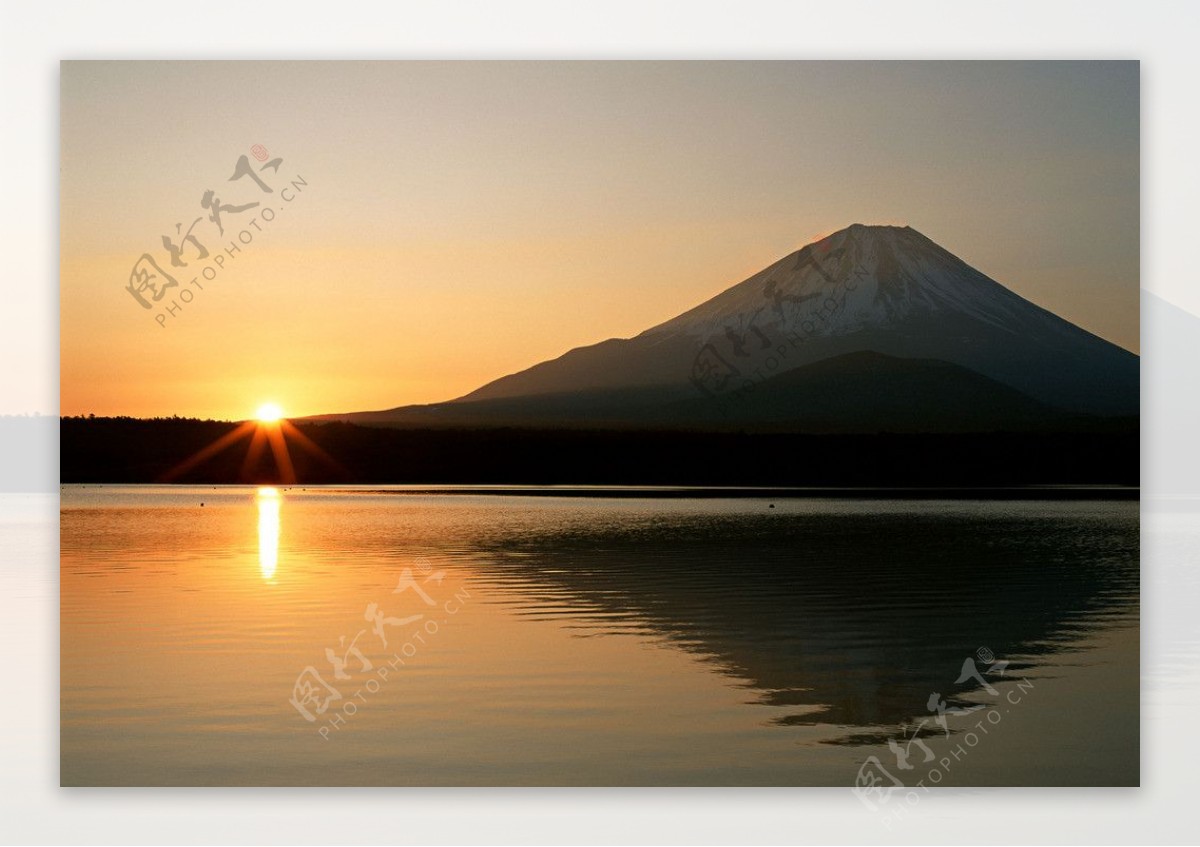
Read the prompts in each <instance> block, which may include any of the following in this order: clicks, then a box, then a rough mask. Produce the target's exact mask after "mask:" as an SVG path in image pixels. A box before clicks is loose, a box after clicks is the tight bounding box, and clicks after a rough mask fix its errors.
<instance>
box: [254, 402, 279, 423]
mask: <svg viewBox="0 0 1200 847" xmlns="http://www.w3.org/2000/svg"><path fill="white" fill-rule="evenodd" d="M255 415H256V416H257V417H258V419H259V420H260V421H262V422H263V423H275V422H276V421H278V420H279V419H280V418H282V417H283V409H281V408H279V404H278V403H263V404H262V405H261V406H259V407H258V411H257V412H256V413H255Z"/></svg>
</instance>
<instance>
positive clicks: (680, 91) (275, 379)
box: [60, 62, 1139, 419]
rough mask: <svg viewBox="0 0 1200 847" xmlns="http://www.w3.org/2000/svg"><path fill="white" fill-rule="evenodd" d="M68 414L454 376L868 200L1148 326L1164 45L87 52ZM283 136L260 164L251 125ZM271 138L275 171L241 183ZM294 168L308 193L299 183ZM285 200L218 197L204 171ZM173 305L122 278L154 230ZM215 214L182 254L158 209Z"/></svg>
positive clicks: (66, 364) (1085, 307)
mask: <svg viewBox="0 0 1200 847" xmlns="http://www.w3.org/2000/svg"><path fill="white" fill-rule="evenodd" d="M61 76H62V88H61V94H62V112H61V122H62V145H61V163H62V168H61V199H60V202H61V209H60V212H61V252H60V261H61V333H62V334H61V379H62V383H61V411H62V414H65V415H73V414H88V413H94V414H97V415H116V414H125V415H135V416H152V415H175V414H178V415H184V416H199V417H216V418H228V419H242V418H246V417H248V416H251V415H253V414H254V410H255V409H256V408H257V407H258V406H259V405H260V404H261V403H264V402H267V401H272V402H276V403H278V404H280V405H281V406H282V407H283V409H284V410H285V412H286V413H287V414H289V415H305V414H316V413H322V412H345V411H359V410H366V409H380V408H389V407H392V406H398V405H402V404H406V403H422V402H434V401H439V400H447V399H450V398H453V397H457V396H460V395H462V394H464V393H466V392H468V391H470V390H472V389H474V388H476V387H478V386H479V385H481V384H483V383H485V382H487V381H489V380H491V379H494V378H496V377H499V376H503V375H505V374H507V373H511V372H513V371H516V370H520V369H522V368H525V367H528V366H530V365H532V364H535V363H537V362H539V361H542V360H545V359H548V358H552V357H555V356H558V355H560V354H562V353H564V352H565V351H567V350H568V349H570V348H572V347H576V346H580V345H584V344H592V343H595V342H597V341H601V340H603V339H606V338H611V337H628V336H631V335H635V334H637V333H638V332H641V331H642V330H644V329H647V328H648V327H650V326H652V325H654V324H656V323H659V322H661V321H663V320H666V319H668V318H670V317H673V316H675V315H677V314H679V313H680V312H683V311H685V310H687V309H688V308H690V307H692V306H694V305H696V304H697V303H699V302H701V301H703V300H705V299H707V298H709V297H711V296H713V295H714V294H716V293H718V292H720V291H722V290H724V289H725V288H728V287H729V286H731V285H733V284H735V283H737V282H740V281H741V280H742V279H744V278H746V277H747V276H749V275H750V274H752V273H754V272H756V271H758V270H759V269H761V268H762V267H764V266H766V265H767V264H770V263H771V262H773V261H775V260H776V259H778V258H779V257H780V256H782V255H784V254H786V253H789V252H791V251H793V250H796V249H798V248H799V247H801V246H803V245H804V244H806V243H808V242H809V241H812V240H814V239H815V238H817V237H819V236H821V235H824V234H827V233H829V232H832V231H834V230H837V229H840V228H842V227H844V226H847V225H849V224H851V223H855V222H859V223H875V224H882V223H890V224H907V225H910V226H913V227H915V228H916V229H918V230H920V231H921V232H923V233H924V234H925V235H927V236H929V237H930V238H932V239H933V240H934V241H936V242H938V243H939V244H941V245H942V246H944V247H946V248H947V249H949V250H950V251H951V252H953V253H955V254H957V255H958V256H960V257H961V258H963V259H964V260H965V261H967V262H968V263H969V264H971V265H973V266H975V267H976V268H978V269H980V270H981V271H983V272H984V273H987V274H988V275H990V276H992V277H993V278H995V279H996V280H998V281H999V282H1001V283H1003V284H1004V285H1006V286H1008V287H1009V288H1011V289H1013V290H1014V291H1016V292H1017V293H1019V294H1021V295H1022V296H1024V297H1026V298H1028V299H1030V300H1032V301H1033V302H1035V303H1037V304H1039V305H1041V306H1044V307H1046V308H1048V309H1050V310H1051V311H1054V312H1056V313H1058V314H1060V315H1062V316H1063V317H1065V318H1067V319H1068V320H1071V321H1073V322H1075V323H1077V324H1079V325H1080V326H1082V327H1084V328H1085V329H1088V330H1090V331H1092V332H1094V333H1096V334H1098V335H1100V336H1102V337H1104V338H1107V339H1109V340H1110V341H1113V342H1115V343H1117V344H1119V345H1121V346H1123V347H1126V348H1127V349H1130V350H1134V351H1135V352H1136V351H1137V349H1138V346H1137V340H1138V225H1139V218H1138V178H1139V174H1138V150H1139V147H1138V145H1139V127H1138V111H1139V105H1138V66H1137V63H1136V62H1111V63H937V62H929V63H925V62H916V63H913V62H908V63H895V64H881V63H871V62H856V63H756V62H715V63H694V62H655V63H646V62H598V63H588V62H574V63H571V62H550V63H512V62H505V63H486V62H468V63H460V62H378V63H376V62H349V63H343V62H311V63H291V62H262V63H260V62H246V63H242V62H65V63H63V65H62V67H61ZM254 145H261V146H262V147H263V148H265V149H266V151H267V156H268V159H267V161H272V160H274V159H276V158H281V159H282V162H281V163H279V165H278V170H277V172H276V171H272V170H267V171H261V172H260V171H258V168H260V167H262V163H260V162H259V161H258V160H257V158H255V157H254V155H253V154H252V152H251V148H252V147H253V146H254ZM243 155H246V156H247V157H248V161H249V162H250V163H251V164H252V165H253V167H254V168H255V172H256V174H259V175H260V177H261V178H262V179H263V180H264V182H265V183H267V184H268V186H272V187H273V192H272V194H270V195H267V194H265V193H263V192H262V191H261V190H260V189H259V188H258V187H257V186H256V185H255V184H254V183H253V181H252V180H251V179H250V178H242V179H239V180H235V181H232V182H230V181H228V179H229V177H230V175H231V174H232V173H233V172H234V167H235V164H236V163H237V161H238V159H239V157H240V156H243ZM297 178H300V179H301V180H302V181H303V183H306V185H302V186H301V187H300V188H296V189H291V190H289V192H288V195H289V196H290V197H291V198H292V199H291V200H290V201H285V199H284V198H283V195H282V189H283V188H285V187H287V186H288V184H289V183H290V182H291V181H292V180H296V179H297ZM210 189H212V190H214V191H215V192H216V195H217V197H218V198H219V200H220V202H221V203H223V204H230V205H237V204H245V203H250V202H260V203H261V204H262V205H261V206H260V207H256V208H255V209H253V210H250V211H247V212H241V213H232V212H226V213H224V215H223V220H224V225H225V235H224V236H221V235H219V234H218V233H217V229H216V226H215V224H213V223H211V222H210V221H209V220H208V219H207V215H208V210H206V209H204V208H202V206H201V198H202V196H203V195H204V193H205V192H206V191H207V190H210ZM264 207H269V208H271V209H272V210H277V211H276V212H275V218H274V220H273V221H271V222H270V223H266V222H265V221H260V224H259V226H260V230H258V231H254V232H253V240H252V241H251V243H249V244H242V245H241V247H242V249H241V252H240V253H237V254H235V257H234V258H231V259H227V260H226V263H225V266H224V267H223V268H221V269H220V270H219V272H217V273H216V275H215V278H213V279H211V280H209V279H204V278H200V280H199V282H200V284H202V285H203V286H204V288H203V290H196V289H192V293H191V301H190V302H188V303H186V304H183V305H182V308H181V309H180V310H179V311H178V313H177V314H175V315H173V316H170V317H168V318H167V319H166V320H165V321H164V323H165V325H160V324H159V323H158V322H157V321H156V320H155V315H157V314H159V308H158V307H156V308H153V309H149V310H148V309H144V308H143V307H141V306H140V305H139V304H138V303H137V302H136V301H135V299H134V298H133V297H132V296H131V295H130V293H129V292H128V291H126V289H125V286H126V284H127V283H128V281H129V277H130V272H131V270H132V268H133V266H134V263H135V262H136V261H137V260H138V258H139V257H140V256H141V255H142V254H143V253H150V254H151V256H153V257H154V258H156V260H157V261H158V262H159V264H160V266H161V267H162V268H163V269H165V270H167V271H168V272H170V273H172V275H174V276H176V278H177V279H178V280H179V281H180V283H181V285H180V286H179V288H176V289H174V291H171V292H168V294H167V297H166V299H165V301H164V303H163V305H165V303H166V302H169V301H170V300H171V299H176V300H177V299H178V296H176V295H177V294H178V293H179V292H180V291H181V290H182V289H184V288H191V286H189V285H188V284H187V282H186V280H188V279H191V278H192V277H193V276H197V275H198V274H199V273H200V269H202V268H203V267H204V266H205V265H210V264H211V261H212V256H213V255H216V254H218V253H224V248H225V247H227V246H228V245H229V243H230V242H232V241H234V240H235V239H236V237H237V233H238V232H239V231H241V230H244V229H246V228H247V225H248V224H247V222H248V221H249V220H250V219H251V218H254V217H255V215H257V214H259V213H260V212H261V209H262V208H264ZM198 217H200V218H202V220H201V221H200V222H199V223H198V224H196V226H195V227H194V228H193V234H194V235H196V237H197V240H198V241H199V242H200V243H201V244H203V245H204V246H205V248H206V249H207V250H209V252H210V257H209V259H207V260H203V261H201V260H198V259H196V256H197V252H196V251H195V249H194V248H193V247H192V246H191V244H190V243H189V244H187V245H185V249H184V252H183V254H182V255H181V259H183V260H185V261H186V262H187V263H188V264H187V266H186V267H184V268H175V269H172V266H171V265H170V261H169V254H168V253H167V251H166V250H164V248H163V246H162V236H164V235H170V236H172V237H175V238H176V239H177V240H178V238H177V236H176V228H175V227H176V224H182V227H181V229H182V230H183V231H186V230H187V229H188V227H189V226H190V225H191V224H192V222H193V221H194V220H195V219H196V218H198Z"/></svg>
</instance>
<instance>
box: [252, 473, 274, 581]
mask: <svg viewBox="0 0 1200 847" xmlns="http://www.w3.org/2000/svg"><path fill="white" fill-rule="evenodd" d="M257 499H258V566H259V568H261V569H262V577H263V579H266V580H269V579H271V578H272V577H273V576H275V568H276V567H277V566H278V564H279V500H280V497H279V491H278V490H277V489H275V488H269V487H264V488H260V489H258V498H257Z"/></svg>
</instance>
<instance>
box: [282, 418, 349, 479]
mask: <svg viewBox="0 0 1200 847" xmlns="http://www.w3.org/2000/svg"><path fill="white" fill-rule="evenodd" d="M280 426H281V427H282V428H283V431H284V432H285V433H286V434H287V437H288V438H291V439H292V440H294V441H295V442H296V444H298V445H299V446H300V448H301V449H303V450H304V451H305V452H306V453H308V454H309V455H310V456H315V457H316V458H317V459H319V460H321V461H322V462H324V463H325V464H326V465H327V466H329V467H330V468H332V469H333V470H335V471H337V472H338V473H339V474H343V475H345V476H349V475H350V473H349V471H347V470H346V469H345V468H344V467H343V466H342V464H341V463H340V462H339V461H338V460H337V459H335V458H333V456H330V455H329V454H328V453H326V452H325V449H324V448H323V447H321V445H319V444H317V443H316V442H315V441H313V440H312V439H311V438H309V437H308V436H307V435H305V434H304V433H303V432H301V431H300V429H299V427H297V426H296V425H295V424H293V423H292V422H291V421H280Z"/></svg>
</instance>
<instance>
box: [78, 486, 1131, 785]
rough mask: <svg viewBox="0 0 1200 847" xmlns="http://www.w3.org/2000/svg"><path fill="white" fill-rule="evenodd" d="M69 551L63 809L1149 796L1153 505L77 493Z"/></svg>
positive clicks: (397, 491)
mask: <svg viewBox="0 0 1200 847" xmlns="http://www.w3.org/2000/svg"><path fill="white" fill-rule="evenodd" d="M202 504H203V505H202ZM61 545H62V572H61V697H62V706H61V708H62V714H61V718H62V730H61V781H62V783H63V784H64V785H496V784H500V785H837V786H852V785H854V784H855V781H856V778H860V774H862V773H865V772H871V773H876V774H878V773H879V772H880V770H881V769H882V771H884V772H885V773H883V774H882V775H878V776H877V777H876V778H877V779H881V780H885V781H886V780H887V779H892V780H894V782H893V783H890V784H895V783H896V782H900V783H903V784H905V785H910V786H911V785H915V784H917V782H918V781H919V780H922V779H925V780H926V782H925V784H941V785H959V786H962V785H1136V784H1137V783H1138V756H1139V750H1138V504H1137V503H1136V502H1114V501H1092V502H1078V501H1029V500H1026V501H935V500H870V499H835V498H829V499H824V498H806V499H777V500H768V499H760V498H741V499H733V498H728V499H726V498H721V499H718V498H701V499H695V498H663V497H621V498H615V497H560V496H541V497H526V496H512V495H504V494H487V495H483V494H452V493H413V492H412V491H410V490H406V489H404V488H403V487H396V488H388V489H378V488H376V489H370V490H367V489H360V490H355V489H339V490H330V489H307V490H305V489H300V488H289V489H279V490H275V489H255V488H238V487H223V488H220V489H216V488H211V487H153V486H102V487H97V486H66V487H64V488H63V490H62V514H61ZM1005 663H1007V664H1005ZM960 680H961V681H960ZM914 738H916V739H917V740H916V741H914V740H913V739H914ZM889 742H890V743H889ZM926 751H928V753H927V752H926ZM898 752H899V753H900V754H901V759H898V756H897V753H898ZM927 759H928V761H926V760H927ZM901 761H903V762H904V763H907V765H908V768H907V769H906V768H904V767H902V765H901ZM943 761H945V762H948V764H946V765H945V766H941V765H940V763H941V762H943ZM933 770H936V771H937V772H938V774H939V775H940V776H939V777H938V778H937V779H936V780H935V779H934V777H933V776H932V771H933Z"/></svg>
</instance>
